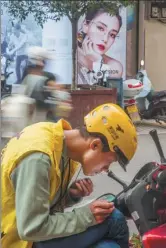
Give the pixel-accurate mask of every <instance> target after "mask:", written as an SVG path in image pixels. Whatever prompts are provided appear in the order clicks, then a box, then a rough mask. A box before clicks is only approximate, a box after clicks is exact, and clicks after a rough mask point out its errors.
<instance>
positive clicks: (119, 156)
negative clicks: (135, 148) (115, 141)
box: [114, 146, 129, 171]
mask: <svg viewBox="0 0 166 248" xmlns="http://www.w3.org/2000/svg"><path fill="white" fill-rule="evenodd" d="M114 151H115V153H116V156H117V161H118V163H119V164H120V166H121V167H122V169H123V170H124V171H126V166H127V165H128V163H129V160H128V159H127V157H126V156H125V155H124V153H123V152H122V151H121V150H120V149H119V147H118V146H114Z"/></svg>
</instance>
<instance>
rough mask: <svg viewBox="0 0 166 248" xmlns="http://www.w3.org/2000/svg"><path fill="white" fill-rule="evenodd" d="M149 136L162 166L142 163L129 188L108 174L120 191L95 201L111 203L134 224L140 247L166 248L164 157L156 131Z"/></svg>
mask: <svg viewBox="0 0 166 248" xmlns="http://www.w3.org/2000/svg"><path fill="white" fill-rule="evenodd" d="M150 135H151V137H152V139H153V141H154V142H155V145H156V147H157V150H158V153H159V155H160V160H161V163H160V164H158V163H155V162H150V163H147V164H145V165H144V166H143V167H142V168H141V169H140V170H139V171H138V172H137V174H136V175H135V177H134V178H133V180H132V181H131V183H130V184H129V185H127V184H126V183H125V182H124V181H123V180H121V179H119V178H118V177H117V176H116V175H115V174H114V173H113V172H112V171H109V172H108V176H109V177H110V178H112V179H113V180H115V181H116V182H118V183H119V184H121V185H122V187H123V191H121V192H120V193H119V194H117V195H114V194H112V193H107V194H104V195H102V196H100V197H99V198H97V199H104V200H107V201H109V202H114V204H115V207H116V208H117V209H119V210H120V211H121V212H122V213H123V214H124V215H125V217H126V218H128V219H132V220H133V221H134V223H135V225H136V227H137V229H138V232H139V236H140V239H141V241H140V242H141V243H142V247H143V248H165V247H166V158H165V157H164V153H163V150H162V147H161V144H160V141H159V138H158V135H157V131H156V130H152V131H150ZM92 201H94V199H93V200H90V201H89V203H90V202H92ZM85 204H87V202H86V203H85ZM78 207H79V206H78ZM131 247H132V246H131ZM133 247H134V246H133ZM135 247H136V246H135ZM135 247H134V248H135Z"/></svg>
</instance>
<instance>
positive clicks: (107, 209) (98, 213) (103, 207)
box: [90, 200, 115, 224]
mask: <svg viewBox="0 0 166 248" xmlns="http://www.w3.org/2000/svg"><path fill="white" fill-rule="evenodd" d="M114 209H115V207H114V203H113V202H108V201H105V200H96V201H94V202H92V203H91V204H90V210H91V212H92V214H93V215H94V217H95V220H96V222H97V224H100V223H102V222H103V221H104V220H105V219H106V218H107V217H108V216H109V215H110V214H111V213H112V212H113V210H114Z"/></svg>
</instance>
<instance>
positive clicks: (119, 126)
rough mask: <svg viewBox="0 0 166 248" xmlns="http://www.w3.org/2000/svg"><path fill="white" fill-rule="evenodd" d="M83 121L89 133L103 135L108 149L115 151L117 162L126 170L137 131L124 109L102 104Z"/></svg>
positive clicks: (134, 146)
mask: <svg viewBox="0 0 166 248" xmlns="http://www.w3.org/2000/svg"><path fill="white" fill-rule="evenodd" d="M84 122H85V125H86V129H87V131H88V132H89V133H100V134H102V135H104V136H105V138H106V139H107V141H108V145H109V148H110V151H112V152H115V153H116V155H117V159H118V162H119V164H120V165H121V166H122V168H123V169H124V170H125V171H126V165H127V164H128V163H129V161H130V160H131V159H132V157H133V156H134V154H135V151H136V148H137V132H136V129H135V126H134V125H133V123H132V121H131V120H130V118H129V117H128V115H127V114H126V113H125V112H124V110H123V109H122V108H121V107H119V106H118V105H116V104H112V103H107V104H103V105H100V106H98V107H97V108H95V109H93V110H92V111H91V112H90V113H89V114H88V115H86V116H85V117H84Z"/></svg>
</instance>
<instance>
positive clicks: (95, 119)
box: [1, 103, 137, 248]
mask: <svg viewBox="0 0 166 248" xmlns="http://www.w3.org/2000/svg"><path fill="white" fill-rule="evenodd" d="M84 122H85V126H84V127H82V128H80V129H74V130H72V129H71V126H70V125H69V123H68V122H66V121H65V120H60V121H58V122H57V123H49V122H41V123H37V124H34V125H32V126H28V127H26V128H25V129H24V130H23V131H22V132H21V133H20V134H18V135H17V137H14V138H12V139H11V140H10V141H9V143H8V144H7V146H6V147H5V149H4V150H3V151H2V166H1V171H2V173H1V175H2V177H1V178H2V222H1V241H2V248H32V247H33V248H66V247H76V248H86V247H91V246H93V245H94V244H95V247H97V248H102V247H112V248H114V247H116V248H119V247H121V248H122V247H123V248H127V247H128V227H127V224H126V221H125V218H124V216H123V215H122V214H121V213H120V212H119V211H118V210H117V209H115V208H114V205H113V203H110V202H107V201H101V200H96V201H94V202H92V203H91V204H89V205H86V206H83V207H80V208H76V209H74V210H73V212H64V211H63V210H64V208H65V207H66V206H71V205H72V204H74V203H76V202H78V201H79V200H80V198H81V197H84V196H87V195H89V194H90V193H91V192H92V191H93V184H92V181H91V180H90V179H87V178H86V179H82V180H76V181H75V182H73V183H72V184H70V187H69V183H70V181H71V178H72V177H73V175H74V173H75V172H76V170H77V168H78V165H79V164H81V165H82V169H83V172H84V174H85V175H87V176H93V175H95V174H97V173H100V172H102V171H107V170H108V168H109V166H110V164H111V163H112V162H114V161H118V162H119V163H120V165H121V166H122V167H123V169H125V167H126V165H127V164H128V162H129V161H130V160H131V158H132V157H133V155H134V153H135V151H136V147H137V135H136V130H135V127H134V126H133V124H132V122H131V121H130V119H129V118H128V116H127V115H126V114H125V112H124V111H123V110H122V109H121V108H120V107H119V106H117V105H114V104H110V103H108V104H104V105H101V106H99V107H97V108H96V109H94V110H93V111H91V112H90V113H89V114H88V115H87V116H86V117H85V118H84Z"/></svg>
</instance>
